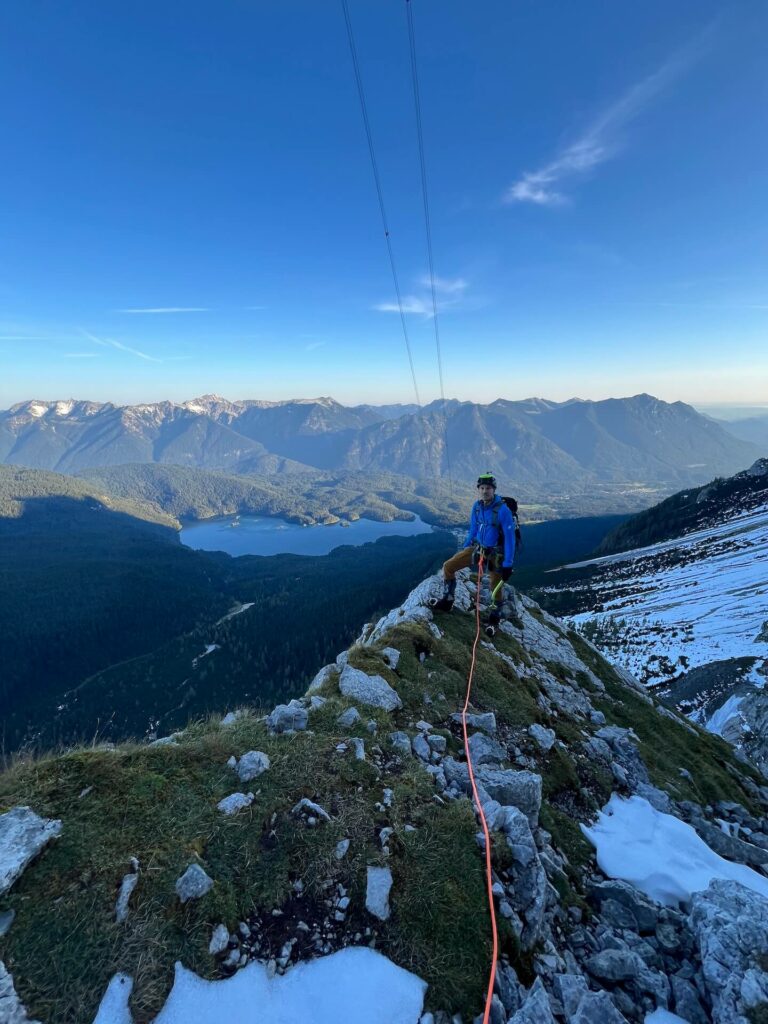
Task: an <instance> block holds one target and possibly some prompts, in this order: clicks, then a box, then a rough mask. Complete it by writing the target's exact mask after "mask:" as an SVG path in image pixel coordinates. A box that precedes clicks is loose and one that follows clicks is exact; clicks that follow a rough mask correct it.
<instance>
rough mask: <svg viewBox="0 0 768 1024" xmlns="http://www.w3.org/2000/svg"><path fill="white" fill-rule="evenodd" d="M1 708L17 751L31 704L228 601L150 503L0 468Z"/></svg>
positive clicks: (7, 737) (31, 716)
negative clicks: (17, 740) (120, 497)
mask: <svg viewBox="0 0 768 1024" xmlns="http://www.w3.org/2000/svg"><path fill="white" fill-rule="evenodd" d="M0 566H1V567H2V568H1V569H0V584H1V585H0V634H1V635H2V636H3V671H2V673H1V674H0V704H1V706H2V717H3V740H4V744H5V745H6V746H9V747H13V746H14V744H15V740H16V739H17V738H18V737H19V735H20V734H21V735H23V733H24V731H25V724H24V723H26V722H27V721H28V720H29V721H30V722H31V721H34V720H35V718H36V712H35V711H34V706H35V705H36V703H37V702H38V701H39V700H40V699H42V698H44V697H46V696H48V697H50V695H51V694H52V693H53V692H56V691H61V690H63V689H64V688H66V687H67V686H71V685H73V684H74V683H76V682H78V681H79V680H81V679H82V678H84V677H85V676H88V675H90V674H91V673H93V672H94V671H96V670H98V669H100V668H103V667H105V666H107V665H112V664H114V663H115V662H118V661H120V660H122V659H123V658H125V657H128V656H134V655H137V654H140V653H145V652H147V651H149V650H152V649H153V648H154V647H156V646H157V645H158V644H160V643H164V642H166V641H167V640H169V639H170V638H171V637H172V636H174V635H176V634H177V633H179V632H181V631H182V630H185V629H190V628H192V627H193V626H194V624H195V623H196V621H197V620H198V619H199V618H200V617H201V616H203V615H206V616H214V617H215V616H216V615H217V614H224V612H226V610H227V609H228V607H230V605H231V603H232V602H231V599H230V598H229V597H227V596H226V595H225V588H224V586H223V585H222V582H221V579H219V580H215V579H213V578H212V575H213V574H212V573H211V564H210V562H209V561H207V560H206V559H204V558H201V557H200V556H199V555H198V553H197V552H193V551H190V550H188V549H186V548H184V547H182V545H181V544H180V543H179V539H178V533H177V529H176V523H175V521H174V520H173V519H171V518H169V517H168V516H166V515H165V514H164V513H162V512H161V511H160V510H159V509H157V507H156V506H148V505H146V504H144V503H141V502H139V501H129V500H121V499H117V498H114V497H112V496H110V495H105V494H104V493H103V491H101V489H100V488H98V487H94V485H92V484H89V483H87V482H85V481H80V480H74V479H72V478H71V477H65V476H61V475H59V474H54V473H43V472H40V471H35V470H19V469H16V468H15V467H10V466H0Z"/></svg>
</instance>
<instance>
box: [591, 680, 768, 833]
mask: <svg viewBox="0 0 768 1024" xmlns="http://www.w3.org/2000/svg"><path fill="white" fill-rule="evenodd" d="M606 694H607V696H608V698H612V699H608V700H605V699H597V698H596V699H594V700H593V704H594V705H595V707H597V708H599V709H600V710H601V711H602V712H603V713H604V714H605V717H606V719H607V721H608V722H610V723H611V724H615V725H620V726H622V727H624V728H632V729H634V730H635V733H636V734H637V736H638V739H639V744H638V747H639V750H640V755H641V756H642V758H643V761H644V762H645V764H646V766H647V768H648V774H649V775H650V777H651V781H652V782H653V783H654V785H656V786H659V787H660V788H662V789H671V790H673V791H674V792H676V793H677V794H679V795H680V797H681V798H684V799H688V800H694V801H696V802H697V803H702V804H707V803H713V802H714V801H716V800H734V801H736V802H738V803H741V804H743V805H744V806H745V807H747V808H749V809H750V810H751V811H752V812H753V813H761V812H760V809H759V808H758V807H756V806H755V804H754V801H753V800H752V798H751V797H750V795H749V793H748V792H747V791H746V790H745V789H744V787H743V786H741V784H740V783H739V782H738V780H737V779H736V778H734V776H733V775H732V774H731V772H730V771H729V770H728V767H727V765H731V766H734V767H735V766H736V762H735V759H734V756H733V753H732V751H731V749H730V748H729V746H728V744H727V743H726V742H725V741H724V740H722V739H720V737H719V736H714V735H712V734H711V733H707V732H705V731H704V730H702V729H698V728H696V727H695V726H690V727H686V726H685V725H682V724H680V723H678V722H676V721H674V720H673V719H671V718H667V717H666V716H664V715H661V714H659V712H658V711H657V710H656V707H655V705H653V704H649V703H647V702H646V701H645V700H643V698H642V696H641V695H640V694H636V693H635V692H634V691H633V690H631V689H630V688H629V687H627V686H625V685H623V684H622V683H619V682H617V681H615V680H610V679H608V680H606ZM691 730H693V731H691ZM681 768H685V769H687V771H688V772H690V774H691V779H687V778H684V777H682V776H681V775H680V769H681ZM738 770H739V773H740V774H752V773H751V772H750V769H749V768H748V766H746V765H742V764H739V765H738Z"/></svg>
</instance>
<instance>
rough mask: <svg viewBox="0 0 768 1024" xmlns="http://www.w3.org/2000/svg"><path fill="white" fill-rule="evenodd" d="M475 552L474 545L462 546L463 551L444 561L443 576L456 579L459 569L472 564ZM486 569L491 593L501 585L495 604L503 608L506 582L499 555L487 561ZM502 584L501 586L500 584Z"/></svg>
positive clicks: (449, 579) (467, 567)
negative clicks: (498, 558) (504, 581)
mask: <svg viewBox="0 0 768 1024" xmlns="http://www.w3.org/2000/svg"><path fill="white" fill-rule="evenodd" d="M473 553H474V548H473V547H468V548H462V549H461V551H457V552H456V554H455V555H454V556H453V557H452V558H449V559H448V561H447V562H444V563H443V577H444V578H445V580H446V582H450V581H451V580H455V579H456V573H457V572H458V571H459V569H469V567H470V566H471V565H472V555H473ZM485 568H486V571H487V572H488V578H489V583H490V585H491V594H493V593H494V592H496V588H497V587H499V589H498V592H496V599H495V602H493V603H495V605H496V607H497V608H499V609H501V606H502V605H503V604H504V584H503V583H502V579H501V573H500V572H499V571H498V570H499V569H500V568H501V566H499V565H498V564H497V557H496V556H495V555H492V556H491V557H490V558H489V559H488V560H487V561H486V563H485ZM499 584H501V586H499Z"/></svg>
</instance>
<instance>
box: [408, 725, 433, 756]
mask: <svg viewBox="0 0 768 1024" xmlns="http://www.w3.org/2000/svg"><path fill="white" fill-rule="evenodd" d="M411 747H412V748H413V752H414V754H415V755H416V757H418V758H420V759H421V760H422V761H429V755H430V754H431V753H432V751H431V749H430V746H429V742H428V741H427V738H426V736H425V735H424V734H423V733H421V732H419V733H417V734H416V735H415V736H414V737H413V739H412V740H411Z"/></svg>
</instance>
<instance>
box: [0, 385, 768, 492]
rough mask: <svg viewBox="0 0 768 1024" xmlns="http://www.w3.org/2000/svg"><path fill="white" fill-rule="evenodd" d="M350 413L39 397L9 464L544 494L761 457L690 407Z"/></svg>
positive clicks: (449, 406) (517, 406) (533, 405)
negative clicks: (338, 475) (190, 470)
mask: <svg viewBox="0 0 768 1024" xmlns="http://www.w3.org/2000/svg"><path fill="white" fill-rule="evenodd" d="M388 412H391V410H387V409H384V410H383V411H381V412H379V411H377V410H376V409H370V408H368V407H363V406H357V407H355V408H353V409H349V408H346V407H344V406H342V405H340V404H339V403H337V402H335V401H333V399H330V398H321V399H314V400H296V401H290V402H274V403H270V402H260V401H253V400H248V401H241V402H227V401H225V400H224V399H221V398H218V397H216V396H205V397H203V398H200V399H194V400H192V401H190V402H186V403H183V404H182V405H176V404H174V403H171V402H160V403H157V404H154V405H138V406H125V407H123V408H117V407H115V406H112V405H109V404H106V405H98V404H96V403H86V402H73V401H68V402H26V403H20V404H19V405H16V406H14V407H13V408H12V409H10V410H8V411H7V412H4V413H0V458H2V459H3V460H4V461H5V462H9V463H13V464H17V465H18V464H24V465H28V466H31V467H33V468H42V469H56V470H61V471H65V472H75V471H79V470H83V469H86V468H88V467H93V466H107V465H115V464H121V463H127V462H163V463H176V464H180V465H185V466H190V467H196V468H206V469H216V470H226V471H228V472H235V473H244V472H246V473H247V472H270V473H271V472H280V473H284V472H295V471H297V470H300V469H301V468H302V467H303V468H304V469H306V468H307V467H313V468H315V469H321V470H327V471H339V470H361V471H365V472H393V471H394V472H397V473H400V474H404V475H408V476H412V477H415V478H417V479H425V480H429V479H434V480H435V481H438V480H441V479H444V478H446V477H447V476H448V475H449V474H450V475H452V476H455V478H456V479H457V480H460V481H464V482H471V481H472V480H474V478H475V477H476V476H477V472H478V467H481V468H482V469H490V470H492V471H494V472H496V473H497V474H500V475H501V476H502V477H503V478H504V479H506V480H507V481H508V482H509V485H510V486H512V487H513V488H514V489H515V490H516V492H518V493H519V494H520V496H522V497H524V498H526V499H531V498H536V497H542V496H544V495H550V496H551V495H552V494H553V493H554V494H555V495H557V494H559V493H562V492H568V493H572V492H574V491H576V492H579V493H581V492H584V493H591V492H594V490H595V489H596V488H600V487H607V488H613V489H616V488H619V489H621V488H626V487H631V488H635V489H639V488H642V487H648V486H652V487H661V488H664V489H666V490H668V489H670V488H672V487H680V486H681V485H683V486H684V485H695V484H698V483H701V482H702V481H704V480H706V479H711V478H712V476H713V475H715V474H725V473H732V472H734V471H735V470H737V469H739V468H740V467H742V466H744V465H748V464H749V463H750V462H753V461H754V459H755V458H756V457H757V456H759V455H760V454H761V452H760V450H759V449H758V448H757V447H756V446H755V445H752V444H750V443H749V442H745V441H741V440H739V439H736V438H734V437H733V436H732V435H731V434H729V433H727V432H726V431H724V430H723V429H722V428H721V427H720V426H719V425H718V424H717V423H715V422H714V421H713V420H711V419H709V418H708V417H705V416H702V415H700V414H699V413H697V412H695V411H694V410H693V409H692V408H691V407H690V406H686V405H684V404H683V403H681V402H676V403H674V404H668V403H665V402H660V401H659V400H657V399H655V398H652V397H651V396H649V395H636V396H634V397H633V398H623V399H611V400H608V401H603V402H587V401H577V400H573V401H569V402H562V403H555V402H547V401H544V400H540V399H527V400H525V401H521V402H510V401H505V400H502V399H499V400H498V401H496V402H493V403H491V404H490V405H476V404H474V403H471V402H457V401H447V402H435V403H432V404H431V405H429V406H427V407H425V408H424V409H423V410H420V411H418V412H417V413H409V412H405V413H404V414H403V415H400V416H397V417H394V418H393V417H391V416H388V415H387V413H388Z"/></svg>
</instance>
